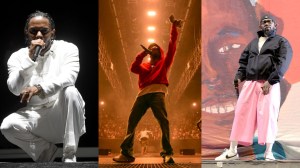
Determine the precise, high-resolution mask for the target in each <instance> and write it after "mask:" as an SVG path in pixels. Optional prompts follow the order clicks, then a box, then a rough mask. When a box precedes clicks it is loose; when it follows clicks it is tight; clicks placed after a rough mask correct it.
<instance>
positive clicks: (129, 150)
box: [121, 93, 173, 156]
mask: <svg viewBox="0 0 300 168" xmlns="http://www.w3.org/2000/svg"><path fill="white" fill-rule="evenodd" d="M148 108H151V109H152V111H153V114H154V116H155V118H156V119H157V120H158V123H159V125H160V128H161V131H162V147H163V151H162V152H161V155H162V156H163V155H172V154H173V149H172V147H171V144H170V129H169V121H168V118H167V110H166V105H165V94H164V93H149V94H146V95H143V96H140V97H138V98H137V99H136V100H135V102H134V105H133V107H132V109H131V113H130V116H129V120H128V127H127V135H126V137H125V139H124V141H123V143H122V144H121V153H122V154H124V155H130V156H132V155H133V142H134V135H135V128H136V126H137V124H138V123H139V121H140V120H141V119H142V117H143V116H144V115H145V113H146V111H147V109H148Z"/></svg>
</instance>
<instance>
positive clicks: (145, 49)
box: [141, 44, 152, 55]
mask: <svg viewBox="0 0 300 168" xmlns="http://www.w3.org/2000/svg"><path fill="white" fill-rule="evenodd" d="M141 47H142V48H143V49H144V51H145V52H146V53H147V54H150V55H151V54H152V51H151V50H149V49H148V48H146V47H145V46H143V45H142V44H141Z"/></svg>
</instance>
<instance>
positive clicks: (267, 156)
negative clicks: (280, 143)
mask: <svg viewBox="0 0 300 168" xmlns="http://www.w3.org/2000/svg"><path fill="white" fill-rule="evenodd" d="M264 157H265V161H274V160H276V159H275V157H274V155H273V153H272V152H266V153H265V154H264Z"/></svg>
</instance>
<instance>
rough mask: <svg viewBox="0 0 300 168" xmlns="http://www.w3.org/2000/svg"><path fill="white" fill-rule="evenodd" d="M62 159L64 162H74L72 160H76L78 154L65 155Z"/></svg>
mask: <svg viewBox="0 0 300 168" xmlns="http://www.w3.org/2000/svg"><path fill="white" fill-rule="evenodd" d="M62 161H63V162H64V163H72V162H76V156H75V155H70V156H64V157H63V159H62Z"/></svg>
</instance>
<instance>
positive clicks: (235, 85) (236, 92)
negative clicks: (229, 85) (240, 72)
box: [233, 79, 240, 98]
mask: <svg viewBox="0 0 300 168" xmlns="http://www.w3.org/2000/svg"><path fill="white" fill-rule="evenodd" d="M233 83H234V88H235V94H236V97H237V98H239V94H240V91H239V81H238V80H237V79H234V81H233Z"/></svg>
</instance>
